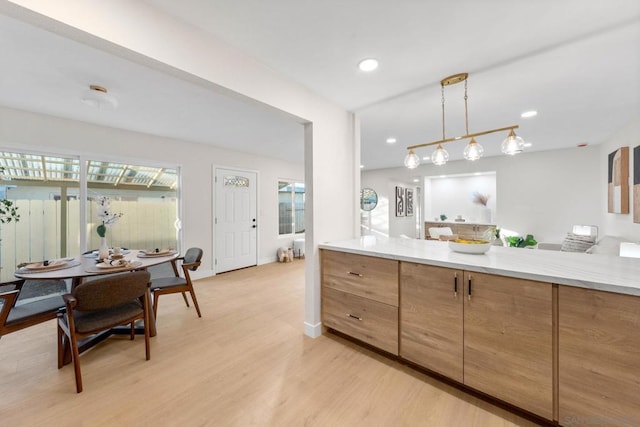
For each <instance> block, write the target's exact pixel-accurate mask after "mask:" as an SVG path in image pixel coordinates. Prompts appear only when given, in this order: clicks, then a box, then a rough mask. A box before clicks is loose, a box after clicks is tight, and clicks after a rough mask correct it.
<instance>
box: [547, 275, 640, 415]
mask: <svg viewBox="0 0 640 427" xmlns="http://www.w3.org/2000/svg"><path fill="white" fill-rule="evenodd" d="M558 312H559V315H558V331H559V333H558V338H559V345H558V347H559V355H558V358H559V366H558V374H559V378H558V383H559V395H558V401H559V422H560V423H561V424H564V425H572V424H573V425H578V424H581V425H582V424H590V423H593V424H596V423H597V422H600V423H601V424H602V425H621V426H623V425H624V426H626V425H633V426H635V425H640V297H638V296H632V295H620V294H613V293H609V292H603V291H596V290H591V289H582V288H575V287H571V286H559V289H558Z"/></svg>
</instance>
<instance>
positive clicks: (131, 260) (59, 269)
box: [15, 249, 179, 285]
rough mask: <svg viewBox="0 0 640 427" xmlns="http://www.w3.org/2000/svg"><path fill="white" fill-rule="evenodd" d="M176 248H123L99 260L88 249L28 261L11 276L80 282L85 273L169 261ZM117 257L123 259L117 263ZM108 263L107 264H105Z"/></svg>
mask: <svg viewBox="0 0 640 427" xmlns="http://www.w3.org/2000/svg"><path fill="white" fill-rule="evenodd" d="M178 255H179V254H178V252H177V251H167V252H166V253H163V252H160V253H157V254H156V253H154V252H152V251H144V250H135V249H131V250H125V251H124V252H123V257H122V258H121V259H119V260H112V261H107V262H106V263H104V262H99V260H98V257H97V255H94V253H93V252H89V253H86V254H83V255H78V256H76V257H68V258H62V259H59V260H51V261H49V262H48V263H47V264H49V265H38V264H41V263H32V265H33V266H32V267H31V268H30V267H29V265H30V264H27V265H26V266H24V267H21V268H19V269H17V270H16V272H15V276H16V277H17V278H19V279H28V280H56V279H71V280H72V283H73V285H77V284H79V283H82V280H83V279H84V278H85V277H89V276H100V275H104V274H112V273H119V272H123V271H134V270H145V269H147V268H149V267H152V266H154V265H158V264H162V263H165V262H168V261H171V260H173V259H175V258H177V257H178ZM120 261H123V262H122V263H120ZM109 263H110V264H109Z"/></svg>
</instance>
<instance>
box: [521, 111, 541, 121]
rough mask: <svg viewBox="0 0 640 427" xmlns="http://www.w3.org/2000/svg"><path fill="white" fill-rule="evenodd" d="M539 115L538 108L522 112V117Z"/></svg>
mask: <svg viewBox="0 0 640 427" xmlns="http://www.w3.org/2000/svg"><path fill="white" fill-rule="evenodd" d="M537 115H538V112H537V111H536V110H531V111H525V112H524V113H522V114H520V117H522V118H523V119H528V118H529V117H535V116H537Z"/></svg>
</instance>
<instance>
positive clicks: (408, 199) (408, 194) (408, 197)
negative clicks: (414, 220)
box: [404, 188, 413, 216]
mask: <svg viewBox="0 0 640 427" xmlns="http://www.w3.org/2000/svg"><path fill="white" fill-rule="evenodd" d="M404 201H405V204H406V209H405V212H406V213H407V216H413V188H407V189H406V190H405V194H404Z"/></svg>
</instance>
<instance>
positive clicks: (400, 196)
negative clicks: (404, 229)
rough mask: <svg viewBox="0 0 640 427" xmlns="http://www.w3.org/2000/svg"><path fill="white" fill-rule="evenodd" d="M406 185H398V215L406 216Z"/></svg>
mask: <svg viewBox="0 0 640 427" xmlns="http://www.w3.org/2000/svg"><path fill="white" fill-rule="evenodd" d="M404 196H405V194H404V187H396V216H405V212H406V205H405V200H404Z"/></svg>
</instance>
